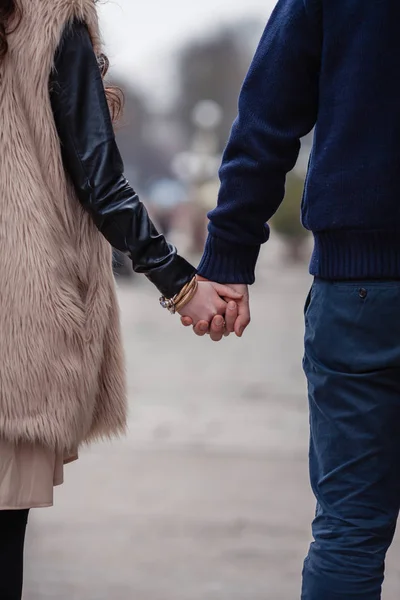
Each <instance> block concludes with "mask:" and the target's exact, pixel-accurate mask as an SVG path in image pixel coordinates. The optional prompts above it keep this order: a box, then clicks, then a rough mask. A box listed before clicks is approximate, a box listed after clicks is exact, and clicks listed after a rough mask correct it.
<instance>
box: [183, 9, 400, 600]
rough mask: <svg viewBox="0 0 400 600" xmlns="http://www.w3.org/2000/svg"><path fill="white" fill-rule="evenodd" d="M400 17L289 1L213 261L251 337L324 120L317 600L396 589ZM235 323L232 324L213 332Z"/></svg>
mask: <svg viewBox="0 0 400 600" xmlns="http://www.w3.org/2000/svg"><path fill="white" fill-rule="evenodd" d="M399 23H400V3H399V2H398V0H385V1H374V2H367V1H366V0H334V1H333V0H280V1H279V2H278V4H277V6H276V8H275V10H274V12H273V14H272V17H271V19H270V21H269V23H268V25H267V28H266V30H265V33H264V35H263V37H262V40H261V43H260V45H259V48H258V50H257V53H256V55H255V58H254V61H253V64H252V66H251V68H250V71H249V73H248V75H247V78H246V80H245V83H244V86H243V89H242V92H241V96H240V103H239V116H238V118H237V120H236V122H235V124H234V126H233V129H232V133H231V137H230V140H229V143H228V146H227V148H226V151H225V154H224V158H223V163H222V167H221V171H220V178H221V189H220V194H219V201H218V207H217V208H216V209H215V210H213V211H212V212H211V213H210V215H209V217H210V225H209V239H208V242H207V245H206V249H205V253H204V256H203V259H202V261H201V264H200V267H199V273H200V275H201V276H202V277H204V278H206V279H210V280H213V281H218V282H220V283H227V284H230V285H231V286H232V287H234V288H235V289H236V290H238V291H240V292H241V293H243V294H244V296H243V299H242V300H241V301H240V302H238V310H239V316H238V317H237V319H236V315H235V314H234V313H235V310H236V309H235V304H233V305H232V306H231V309H228V312H227V317H226V319H225V320H226V330H227V332H228V333H229V332H230V331H232V330H233V329H234V330H235V332H236V333H237V334H238V335H241V334H242V333H243V331H244V329H245V328H246V326H247V324H248V322H249V317H250V314H249V306H248V295H247V293H246V291H247V285H248V284H252V283H253V281H254V268H255V264H256V261H257V256H258V253H259V248H260V245H261V244H262V243H263V242H265V241H267V239H268V235H269V230H268V227H267V226H265V225H264V223H265V222H267V221H268V220H269V219H270V218H271V216H272V215H273V214H274V212H275V211H276V210H277V208H278V207H279V204H280V202H281V201H282V198H283V196H284V183H285V176H286V174H287V173H288V172H289V171H290V170H291V169H292V168H293V166H294V165H295V162H296V160H297V157H298V153H299V148H300V142H299V140H300V138H301V137H302V136H304V135H306V134H307V133H308V132H309V131H311V130H312V128H313V127H314V126H315V135H314V146H313V150H312V154H311V159H310V165H309V171H308V175H307V181H306V186H305V193H304V199H303V203H302V222H303V224H304V226H305V227H306V228H307V229H310V230H311V231H312V232H313V235H314V239H315V248H314V252H313V256H312V259H311V265H310V272H311V274H312V275H314V277H315V281H314V284H313V287H312V290H311V292H310V295H309V297H308V299H307V302H306V310H305V315H306V336H305V356H304V370H305V373H306V376H307V379H308V388H309V405H310V424H311V442H310V475H311V484H312V488H313V491H314V494H315V496H316V499H317V511H316V517H315V520H314V523H313V536H314V540H315V541H314V543H313V544H312V545H311V548H310V551H309V554H308V557H307V559H306V561H305V565H304V572H303V590H302V598H303V600H339V599H343V600H349V599H350V598H352V599H353V598H354V599H356V598H357V599H360V600H361V599H362V600H377V599H379V598H381V586H382V581H383V575H384V560H385V555H386V551H387V549H388V547H389V546H390V544H391V541H392V538H393V534H394V531H395V525H396V520H397V516H398V512H399V506H400V199H399V189H398V179H399V173H400V35H399V29H398V28H399ZM229 310H231V311H232V312H231V313H229ZM232 315H233V316H232ZM233 317H235V318H233ZM189 323H190V321H187V320H184V324H189ZM223 325H224V323H223V320H222V318H221V317H216V318H215V320H214V322H213V324H212V326H211V335H212V337H213V339H215V340H219V339H221V337H222V334H223V330H222V327H223ZM208 327H209V325H208V323H198V324H197V325H196V327H195V331H196V333H198V334H199V335H200V334H204V333H206V332H207V331H208ZM266 335H268V332H266Z"/></svg>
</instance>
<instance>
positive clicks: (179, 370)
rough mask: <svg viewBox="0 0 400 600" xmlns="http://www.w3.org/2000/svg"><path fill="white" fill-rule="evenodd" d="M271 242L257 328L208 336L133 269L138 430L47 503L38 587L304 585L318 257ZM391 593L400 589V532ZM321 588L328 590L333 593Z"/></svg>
mask: <svg viewBox="0 0 400 600" xmlns="http://www.w3.org/2000/svg"><path fill="white" fill-rule="evenodd" d="M279 252H280V248H279V245H278V244H277V242H275V243H274V242H270V245H269V248H268V250H264V252H263V258H262V260H261V261H260V267H259V272H258V283H257V285H256V286H255V287H254V288H253V289H252V312H253V323H252V325H251V328H250V329H249V330H248V332H247V335H246V336H245V337H244V338H243V339H242V340H237V339H234V338H229V339H228V340H223V342H221V343H220V344H212V343H211V342H210V341H209V339H198V338H196V337H195V336H194V335H193V334H192V333H191V331H189V330H185V329H184V328H182V327H180V326H179V323H178V322H177V319H176V318H173V317H170V316H169V315H168V314H167V313H166V312H164V311H162V310H161V308H159V307H158V304H157V300H158V296H157V293H156V292H154V289H153V288H152V287H151V286H150V285H149V284H148V283H147V282H146V281H141V280H140V281H138V279H140V278H135V280H134V283H133V284H132V285H131V286H129V285H123V286H121V289H120V300H121V308H122V317H123V328H124V335H125V340H126V351H127V362H128V373H129V391H130V398H131V416H130V431H129V435H128V437H127V438H126V439H125V440H121V441H117V442H114V443H112V444H104V445H97V446H95V447H93V448H91V449H90V450H85V451H83V452H82V453H81V457H80V460H79V461H78V463H75V464H72V465H69V466H67V467H66V469H65V484H64V485H63V486H62V487H61V488H58V489H57V490H56V493H55V507H54V508H53V509H43V510H37V511H33V512H32V513H31V517H30V523H29V535H28V546H27V552H26V583H25V595H24V600H50V599H51V600H56V599H57V600H295V599H298V598H299V596H300V594H299V589H300V575H301V569H302V561H303V558H304V556H305V554H306V551H307V547H308V543H309V538H310V533H309V531H310V521H311V519H312V515H313V511H314V502H313V498H312V496H311V493H310V491H309V486H308V472H307V446H308V440H307V438H308V423H307V418H308V417H307V400H306V394H305V383H304V380H303V374H302V371H301V356H302V336H303V320H302V308H303V303H304V300H305V297H306V294H307V291H308V288H309V285H310V278H309V277H308V275H307V267H306V265H302V266H299V267H291V266H283V265H282V264H281V262H280V261H279V259H278V255H279ZM388 562H389V567H390V568H389V573H388V578H387V586H386V595H384V598H385V600H395V599H397V598H398V596H399V592H400V544H399V543H396V544H395V546H394V548H393V550H392V553H391V556H390V558H389V561H388ZM321 600H322V599H321Z"/></svg>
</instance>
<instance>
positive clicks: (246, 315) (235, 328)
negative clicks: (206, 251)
mask: <svg viewBox="0 0 400 600" xmlns="http://www.w3.org/2000/svg"><path fill="white" fill-rule="evenodd" d="M198 279H199V281H205V280H204V279H203V278H202V277H199V278H198ZM227 287H229V288H230V289H231V290H233V291H235V292H237V293H238V294H240V295H241V298H240V299H235V301H234V302H232V301H230V302H228V305H227V308H226V313H225V327H224V319H223V318H222V317H221V316H220V315H218V316H216V317H214V319H213V320H212V322H211V323H207V321H199V322H198V323H197V324H196V325H195V326H194V332H195V334H196V335H199V336H203V335H205V334H206V333H209V334H210V337H211V339H212V340H213V341H220V340H221V339H222V337H223V336H224V335H229V334H230V333H235V334H236V335H237V336H238V337H242V335H243V333H244V331H245V329H246V327H247V326H248V325H249V323H250V305H249V290H248V286H247V285H243V284H228V285H227ZM181 321H182V324H183V325H184V326H185V327H189V326H191V325H193V321H192V320H191V319H190V318H188V317H183V318H182V319H181Z"/></svg>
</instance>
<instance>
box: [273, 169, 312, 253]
mask: <svg viewBox="0 0 400 600" xmlns="http://www.w3.org/2000/svg"><path fill="white" fill-rule="evenodd" d="M303 190H304V177H303V176H301V175H299V174H298V173H296V172H295V171H292V172H291V173H289V175H288V177H287V180H286V189H285V198H284V201H283V203H282V204H281V206H280V207H279V209H278V211H277V212H276V214H275V215H274V216H273V217H272V219H271V226H272V227H273V229H274V230H275V231H276V232H277V233H279V234H280V235H281V236H282V237H283V238H284V240H285V242H286V245H287V250H288V257H289V259H290V260H293V261H297V260H300V259H301V258H302V251H303V245H304V242H305V240H306V239H307V236H308V232H307V230H306V229H304V227H303V226H302V224H301V221H300V204H301V198H302V195H303Z"/></svg>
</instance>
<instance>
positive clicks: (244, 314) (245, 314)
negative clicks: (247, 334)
mask: <svg viewBox="0 0 400 600" xmlns="http://www.w3.org/2000/svg"><path fill="white" fill-rule="evenodd" d="M249 324H250V308H249V306H248V304H247V303H246V306H244V307H241V306H239V316H238V318H237V319H236V322H235V333H236V335H237V336H238V337H242V335H243V333H244V331H245V329H246V327H248V325H249Z"/></svg>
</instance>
